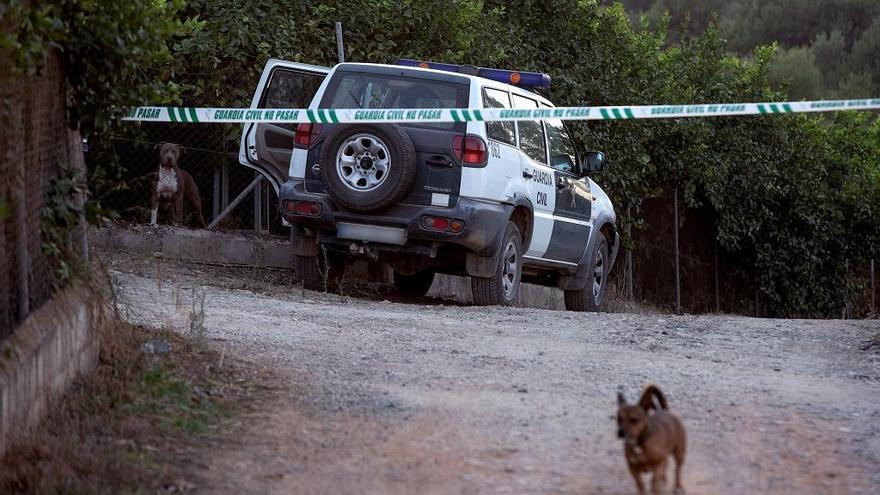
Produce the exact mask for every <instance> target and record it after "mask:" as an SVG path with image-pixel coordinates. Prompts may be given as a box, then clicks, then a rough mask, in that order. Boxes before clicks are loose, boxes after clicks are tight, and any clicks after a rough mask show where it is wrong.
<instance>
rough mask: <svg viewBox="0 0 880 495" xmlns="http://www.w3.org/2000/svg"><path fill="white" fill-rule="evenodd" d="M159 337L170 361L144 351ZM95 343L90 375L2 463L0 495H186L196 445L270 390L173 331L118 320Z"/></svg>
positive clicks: (238, 366)
mask: <svg viewBox="0 0 880 495" xmlns="http://www.w3.org/2000/svg"><path fill="white" fill-rule="evenodd" d="M156 338H161V339H164V340H166V341H168V342H169V343H170V344H171V352H170V353H169V354H168V355H166V356H164V357H157V356H152V355H147V354H144V353H143V352H141V351H140V349H141V346H142V344H143V343H144V342H146V341H148V340H150V339H156ZM101 339H102V342H101V344H102V345H101V353H100V361H99V364H98V367H97V369H96V370H95V371H94V373H92V374H91V375H89V376H87V377H84V378H81V379H80V380H78V381H77V382H76V383H75V384H74V385H73V386H72V387H71V388H70V390H69V392H68V393H67V394H66V396H64V397H63V398H62V399H61V400H59V401H57V402H56V405H55V409H54V411H53V412H52V414H51V415H50V416H49V417H48V418H47V419H46V420H45V421H44V423H43V425H42V427H41V429H40V430H39V432H38V433H37V434H35V435H34V436H33V438H31V439H30V441H28V442H26V443H25V444H22V445H19V446H17V447H15V448H13V449H12V450H10V451H9V452H8V453H7V454H6V456H5V457H4V458H3V459H2V460H0V493H4V494H7V493H8V494H13V493H89V494H92V493H155V492H174V491H187V490H188V489H190V488H193V487H194V486H196V485H195V482H196V481H197V480H189V479H187V473H186V472H185V467H186V465H187V464H188V463H190V462H192V456H193V455H194V452H196V453H197V449H198V444H199V443H200V442H204V441H205V440H206V439H210V438H211V437H218V436H220V434H221V432H222V429H223V426H224V425H226V424H228V423H229V418H231V417H232V416H233V415H235V414H236V413H238V412H240V411H243V410H246V409H250V406H248V405H253V404H257V403H259V402H260V398H259V397H257V396H258V395H260V394H262V395H266V394H267V393H268V392H267V390H269V388H267V387H266V386H264V385H262V383H264V382H265V381H264V380H262V379H261V377H255V376H253V374H252V373H250V372H249V371H245V369H244V367H243V366H242V365H241V364H240V363H236V362H235V361H234V360H231V359H229V358H228V357H225V356H222V355H220V354H219V353H218V352H216V351H213V350H210V349H208V348H207V347H206V346H204V345H197V344H196V343H194V342H193V341H192V340H191V339H189V338H185V337H182V336H180V335H178V334H175V333H171V332H165V331H157V330H149V329H145V328H142V327H134V326H131V325H128V324H124V323H114V324H113V325H108V326H107V327H106V328H105V329H104V330H103V331H102V335H101ZM224 358H225V359H224ZM245 375H251V376H245ZM244 384H248V385H247V386H245V385H244ZM255 394H256V395H257V396H255ZM246 404H248V405H246Z"/></svg>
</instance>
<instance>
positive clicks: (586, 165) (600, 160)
mask: <svg viewBox="0 0 880 495" xmlns="http://www.w3.org/2000/svg"><path fill="white" fill-rule="evenodd" d="M604 166H605V153H602V152H601V151H588V152H587V156H586V157H584V159H583V160H582V161H581V174H583V175H590V174H593V173H596V172H598V171H600V170H602V168H603V167H604Z"/></svg>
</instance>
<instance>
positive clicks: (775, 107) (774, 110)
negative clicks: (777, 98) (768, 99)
mask: <svg viewBox="0 0 880 495" xmlns="http://www.w3.org/2000/svg"><path fill="white" fill-rule="evenodd" d="M770 111H771V112H773V113H779V107H777V106H776V105H775V104H773V103H771V104H770Z"/></svg>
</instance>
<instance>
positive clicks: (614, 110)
mask: <svg viewBox="0 0 880 495" xmlns="http://www.w3.org/2000/svg"><path fill="white" fill-rule="evenodd" d="M611 113H613V114H614V118H615V119H622V118H623V115H622V114H621V113H620V109H618V108H612V109H611Z"/></svg>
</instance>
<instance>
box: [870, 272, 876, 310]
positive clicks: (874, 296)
mask: <svg viewBox="0 0 880 495" xmlns="http://www.w3.org/2000/svg"><path fill="white" fill-rule="evenodd" d="M875 287H876V285H874V258H871V314H872V315H876V314H877V306H876V305H875V301H876V292H877V291H876V289H875Z"/></svg>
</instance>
